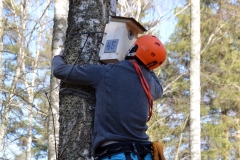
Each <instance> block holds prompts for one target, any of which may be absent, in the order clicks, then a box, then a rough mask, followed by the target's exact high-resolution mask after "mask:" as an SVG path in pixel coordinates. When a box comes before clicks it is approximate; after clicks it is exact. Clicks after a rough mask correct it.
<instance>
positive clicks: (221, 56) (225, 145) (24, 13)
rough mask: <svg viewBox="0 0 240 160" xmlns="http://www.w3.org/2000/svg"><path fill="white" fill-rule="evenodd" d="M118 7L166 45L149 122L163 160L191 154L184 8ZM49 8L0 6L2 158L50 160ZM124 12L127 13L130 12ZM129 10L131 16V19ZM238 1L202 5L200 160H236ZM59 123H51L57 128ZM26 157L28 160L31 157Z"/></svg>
mask: <svg viewBox="0 0 240 160" xmlns="http://www.w3.org/2000/svg"><path fill="white" fill-rule="evenodd" d="M137 2H140V1H137V0H128V1H123V0H122V1H120V0H119V3H118V12H117V14H118V15H121V16H126V17H134V18H135V19H137V20H138V21H139V22H140V23H141V24H142V25H143V26H144V27H145V28H147V29H148V32H147V33H151V34H155V35H156V36H158V37H159V38H160V39H161V40H162V41H163V43H164V45H165V47H166V49H167V53H168V59H167V61H166V62H165V63H164V65H163V66H162V67H161V68H160V69H158V70H155V72H156V74H157V75H158V77H159V79H160V81H161V83H162V85H163V88H164V94H163V98H162V99H161V100H160V101H157V102H155V105H154V108H155V110H154V114H153V117H152V119H151V121H150V122H149V124H148V125H149V129H148V131H147V132H148V134H149V135H150V137H151V140H153V141H154V140H158V141H162V142H163V145H164V149H165V156H166V159H176V160H177V159H190V155H189V154H190V153H189V147H190V146H189V143H190V142H189V139H190V137H189V123H190V122H189V106H190V94H189V85H190V84H189V76H190V75H189V74H190V72H189V64H190V35H191V33H190V6H189V1H187V0H186V1H185V0H181V1H180V0H179V1H174V0H172V1H171V2H170V1H169V2H168V3H167V4H165V2H164V1H161V0H158V1H157V0H156V1H144V0H143V1H141V12H138V11H137V10H136V8H137V7H136V6H138V5H139V4H138V3H137ZM54 5H55V3H54V2H53V1H51V0H33V1H31V0H3V1H1V5H0V6H1V7H0V10H1V16H0V19H1V21H0V22H1V24H0V29H1V30H0V36H1V42H0V47H1V49H0V50H1V52H0V64H1V68H0V82H1V83H0V124H1V128H0V157H2V158H3V159H16V160H17V159H19V160H22V159H51V157H50V156H51V155H49V149H50V146H51V145H50V144H49V143H50V141H49V133H50V132H52V130H53V129H54V128H51V127H48V124H49V121H50V120H51V119H50V118H49V117H51V116H50V115H51V114H52V113H51V110H50V109H49V108H50V105H49V96H50V94H51V89H50V77H51V59H52V56H53V54H52V41H53V40H52V39H53V36H52V35H53V26H54V24H53V23H54V21H53V19H54ZM128 7H129V8H128ZM130 11H131V12H130ZM239 12H240V1H239V0H202V1H201V44H202V45H201V159H213V160H215V159H239V158H240V98H239V95H240V94H239V93H240V76H239V72H240V69H239V67H240V51H239V45H240V43H239V42H240V27H239V20H240V16H239V15H240V13H239ZM55 123H57V121H55ZM29 157H30V158H29Z"/></svg>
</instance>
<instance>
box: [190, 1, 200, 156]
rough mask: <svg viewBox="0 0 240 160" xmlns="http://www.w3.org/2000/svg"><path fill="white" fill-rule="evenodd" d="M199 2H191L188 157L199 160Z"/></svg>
mask: <svg viewBox="0 0 240 160" xmlns="http://www.w3.org/2000/svg"><path fill="white" fill-rule="evenodd" d="M200 50H201V39H200V0H191V61H190V155H191V159H192V160H200V159H201V153H200V100H201V88H200Z"/></svg>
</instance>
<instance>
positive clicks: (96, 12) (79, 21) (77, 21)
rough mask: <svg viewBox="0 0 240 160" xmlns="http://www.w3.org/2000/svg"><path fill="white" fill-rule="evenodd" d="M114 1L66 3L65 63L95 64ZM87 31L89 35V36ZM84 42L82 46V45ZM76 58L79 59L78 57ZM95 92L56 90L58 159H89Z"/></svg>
mask: <svg viewBox="0 0 240 160" xmlns="http://www.w3.org/2000/svg"><path fill="white" fill-rule="evenodd" d="M115 13H116V0H106V1H100V0H78V1H76V0H70V1H69V14H68V29H67V36H66V42H65V53H64V55H63V58H64V60H65V62H66V63H67V64H74V63H75V61H76V64H78V65H85V64H98V61H99V56H98V52H99V48H100V45H101V40H102V36H103V34H102V33H101V34H99V33H96V32H104V28H105V24H106V23H107V22H108V21H109V17H110V15H115ZM90 32H91V34H90ZM85 42H86V43H85ZM78 56H79V58H78ZM94 94H95V91H94V90H93V89H92V88H91V87H89V86H73V85H69V84H65V83H63V84H62V85H61V88H60V106H59V116H60V117H59V123H60V132H59V148H58V159H60V160H63V159H76V160H77V159H84V160H85V159H90V158H91V156H92V152H93V151H92V149H91V147H92V145H91V142H92V124H93V109H94V104H95V100H94V97H95V95H94Z"/></svg>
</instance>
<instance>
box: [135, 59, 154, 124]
mask: <svg viewBox="0 0 240 160" xmlns="http://www.w3.org/2000/svg"><path fill="white" fill-rule="evenodd" d="M131 62H132V64H133V66H134V67H135V70H136V72H137V74H138V76H139V79H140V81H141V84H142V87H143V89H144V91H145V93H146V95H147V98H148V102H149V105H150V106H149V113H148V121H149V120H150V118H151V116H152V107H153V98H152V95H151V92H150V88H149V85H148V82H147V81H146V79H145V77H144V75H143V73H142V70H141V68H140V67H139V66H138V64H137V62H136V61H135V60H131Z"/></svg>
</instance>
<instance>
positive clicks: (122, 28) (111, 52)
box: [99, 16, 146, 63]
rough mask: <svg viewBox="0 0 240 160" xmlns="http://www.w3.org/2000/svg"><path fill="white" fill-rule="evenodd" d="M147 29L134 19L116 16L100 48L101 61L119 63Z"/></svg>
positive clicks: (111, 21) (112, 19)
mask: <svg viewBox="0 0 240 160" xmlns="http://www.w3.org/2000/svg"><path fill="white" fill-rule="evenodd" d="M145 31H146V29H145V28H144V27H143V26H142V25H141V24H140V23H138V22H137V21H136V20H135V19H134V18H126V17H119V16H114V17H111V19H110V22H109V23H108V24H107V25H106V27H105V31H104V32H105V34H104V36H103V39H102V46H101V48H100V52H99V56H100V61H102V62H103V63H117V62H119V61H121V60H123V59H124V58H125V56H126V53H127V51H128V50H129V49H130V47H131V46H132V45H133V44H134V42H135V41H136V39H137V37H138V34H142V33H144V32H145Z"/></svg>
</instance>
